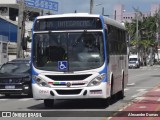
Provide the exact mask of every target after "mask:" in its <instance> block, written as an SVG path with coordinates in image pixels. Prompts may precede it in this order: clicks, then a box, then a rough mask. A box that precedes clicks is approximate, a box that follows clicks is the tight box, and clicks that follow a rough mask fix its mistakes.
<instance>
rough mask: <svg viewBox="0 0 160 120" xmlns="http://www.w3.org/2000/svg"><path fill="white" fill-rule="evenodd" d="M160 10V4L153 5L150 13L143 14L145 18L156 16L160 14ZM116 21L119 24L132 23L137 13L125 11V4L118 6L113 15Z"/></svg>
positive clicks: (115, 7)
mask: <svg viewBox="0 0 160 120" xmlns="http://www.w3.org/2000/svg"><path fill="white" fill-rule="evenodd" d="M159 9H160V3H159V4H155V3H154V4H151V8H150V11H149V12H143V13H142V16H143V17H149V16H153V15H155V13H157V12H158V10H159ZM113 16H114V19H116V20H117V21H119V22H131V21H132V19H135V18H136V11H135V12H127V11H125V7H124V5H123V4H117V5H115V6H114V13H113Z"/></svg>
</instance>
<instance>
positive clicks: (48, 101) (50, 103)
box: [44, 99, 54, 108]
mask: <svg viewBox="0 0 160 120" xmlns="http://www.w3.org/2000/svg"><path fill="white" fill-rule="evenodd" d="M53 105H54V100H53V99H44V106H45V107H46V108H52V107H53Z"/></svg>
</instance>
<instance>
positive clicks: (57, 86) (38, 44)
mask: <svg viewBox="0 0 160 120" xmlns="http://www.w3.org/2000/svg"><path fill="white" fill-rule="evenodd" d="M32 30H33V31H32V33H33V37H32V38H33V40H32V53H31V63H32V89H33V97H34V98H35V99H37V100H44V105H45V107H52V106H53V105H54V100H55V99H100V101H103V102H107V98H112V96H113V95H114V94H116V93H119V94H118V95H119V96H120V97H121V98H123V96H124V88H125V87H126V84H127V81H128V56H127V44H126V36H125V34H126V29H125V27H124V25H122V24H121V23H118V22H116V21H115V20H112V19H110V18H107V17H105V16H101V15H94V14H87V13H83V14H82V13H81V14H80V13H74V14H61V15H50V16H39V17H37V18H36V20H35V22H34V25H33V29H32Z"/></svg>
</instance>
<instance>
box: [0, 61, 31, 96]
mask: <svg viewBox="0 0 160 120" xmlns="http://www.w3.org/2000/svg"><path fill="white" fill-rule="evenodd" d="M0 94H5V96H9V95H11V94H28V95H32V87H31V69H30V60H29V59H15V60H12V61H9V62H7V63H5V64H3V65H2V66H1V68H0Z"/></svg>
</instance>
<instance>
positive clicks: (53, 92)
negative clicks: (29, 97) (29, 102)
mask: <svg viewBox="0 0 160 120" xmlns="http://www.w3.org/2000/svg"><path fill="white" fill-rule="evenodd" d="M32 90H33V97H34V99H89V98H107V97H108V96H110V91H109V89H108V87H107V84H106V82H102V83H101V84H100V85H99V86H94V87H78V88H75V87H74V88H72V87H70V88H49V87H40V86H38V85H37V84H32Z"/></svg>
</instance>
